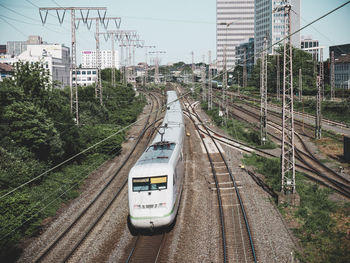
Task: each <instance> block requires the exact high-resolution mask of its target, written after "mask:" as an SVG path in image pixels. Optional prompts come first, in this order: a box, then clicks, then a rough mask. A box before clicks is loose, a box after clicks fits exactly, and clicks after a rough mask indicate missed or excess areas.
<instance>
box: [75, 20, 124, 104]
mask: <svg viewBox="0 0 350 263" xmlns="http://www.w3.org/2000/svg"><path fill="white" fill-rule="evenodd" d="M76 20H77V21H78V24H77V26H76V28H77V29H78V27H79V23H80V21H82V20H83V19H82V18H76ZM99 20H100V19H99V17H89V18H86V21H90V23H88V22H86V25H87V28H88V29H91V25H92V21H95V22H96V32H95V40H96V68H97V79H96V85H95V97H96V98H99V99H100V104H101V105H102V104H103V98H102V79H101V65H102V62H101V50H100V21H99ZM111 20H112V21H114V22H115V25H116V27H117V28H118V29H119V27H120V23H121V18H120V17H105V18H104V20H103V26H104V28H105V29H107V28H108V25H109V21H111ZM114 63H115V54H114V43H112V64H113V65H114ZM112 71H113V66H112ZM112 83H113V79H112Z"/></svg>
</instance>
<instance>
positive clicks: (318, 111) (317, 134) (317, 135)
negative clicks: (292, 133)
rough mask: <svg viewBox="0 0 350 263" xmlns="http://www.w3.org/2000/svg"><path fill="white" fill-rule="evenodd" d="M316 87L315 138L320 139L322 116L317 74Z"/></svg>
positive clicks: (319, 85) (319, 79)
mask: <svg viewBox="0 0 350 263" xmlns="http://www.w3.org/2000/svg"><path fill="white" fill-rule="evenodd" d="M316 88H317V95H316V118H315V138H316V139H321V136H322V135H321V130H322V127H321V122H322V116H321V100H322V98H321V97H322V95H321V77H320V76H317V79H316Z"/></svg>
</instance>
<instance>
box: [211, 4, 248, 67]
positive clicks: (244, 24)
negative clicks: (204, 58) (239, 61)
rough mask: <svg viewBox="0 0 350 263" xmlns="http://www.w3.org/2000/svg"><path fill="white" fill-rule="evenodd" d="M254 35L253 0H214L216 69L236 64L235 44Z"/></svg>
mask: <svg viewBox="0 0 350 263" xmlns="http://www.w3.org/2000/svg"><path fill="white" fill-rule="evenodd" d="M252 37H254V0H244V1H243V0H216V58H217V65H218V70H219V71H221V70H222V68H223V60H224V49H225V46H226V65H227V66H226V67H227V69H228V70H230V69H232V70H233V67H234V66H235V64H236V46H237V45H238V44H239V43H241V42H242V41H243V40H245V39H249V38H252Z"/></svg>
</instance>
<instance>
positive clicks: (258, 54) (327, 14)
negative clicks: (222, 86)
mask: <svg viewBox="0 0 350 263" xmlns="http://www.w3.org/2000/svg"><path fill="white" fill-rule="evenodd" d="M349 3H350V1H347V2H345V3H343V4H341V5H339V6H337V7H336V8H334V9H332V10H330V11H329V12H327V13H326V14H324V15H322V16H320V17H318V18H316V19H314V20H313V21H312V22H310V23H308V24H306V25H305V26H303V27H301V28H300V29H298V30H296V31H294V32H293V33H291V34H289V35H288V36H286V37H284V38H282V39H280V40H279V41H277V42H275V43H272V44H271V45H269V46H268V47H267V48H266V49H262V50H260V51H259V52H257V53H254V57H257V58H258V57H260V54H262V52H265V51H267V50H269V49H271V48H272V47H274V46H276V45H278V44H279V43H282V42H283V41H284V40H286V39H288V38H290V37H292V36H293V35H295V34H297V33H298V32H300V31H302V30H304V29H305V28H307V27H309V26H311V25H312V24H314V23H316V22H317V21H319V20H321V19H323V18H325V17H327V16H329V15H330V14H332V13H334V12H335V11H337V10H339V9H341V8H343V7H344V6H346V5H347V4H349ZM248 60H249V59H248V58H247V59H246V60H245V62H247V61H248ZM243 62H244V61H243ZM234 68H235V66H233V67H231V68H229V69H227V70H226V72H228V71H232V70H234ZM223 74H224V72H221V73H220V74H217V75H216V76H215V78H217V77H220V76H222V75H223Z"/></svg>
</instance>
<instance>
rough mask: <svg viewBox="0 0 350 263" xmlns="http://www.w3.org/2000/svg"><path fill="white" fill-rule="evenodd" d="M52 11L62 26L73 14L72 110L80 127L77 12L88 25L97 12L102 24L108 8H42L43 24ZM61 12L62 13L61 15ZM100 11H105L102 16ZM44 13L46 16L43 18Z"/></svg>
mask: <svg viewBox="0 0 350 263" xmlns="http://www.w3.org/2000/svg"><path fill="white" fill-rule="evenodd" d="M50 10H55V11H56V14H57V18H58V21H59V23H60V24H62V23H63V20H64V16H65V14H66V12H67V10H68V11H70V12H71V39H72V49H71V58H72V59H71V70H70V72H71V76H70V108H71V113H72V114H73V116H75V123H76V125H78V126H79V99H78V83H77V64H76V61H77V55H76V34H75V30H76V24H75V20H76V17H75V11H80V14H81V18H82V21H83V23H85V24H86V23H87V19H88V16H89V12H90V11H97V13H98V17H99V20H100V22H103V21H104V18H105V17H106V12H107V8H106V7H41V8H39V14H40V19H41V22H42V23H43V24H45V23H46V19H47V14H48V12H49V11H50ZM59 11H62V12H63V13H61V15H60V14H59ZM84 11H86V16H85V17H84ZM100 11H103V15H102V16H101V13H100ZM43 13H44V16H43ZM73 72H74V83H73Z"/></svg>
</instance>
